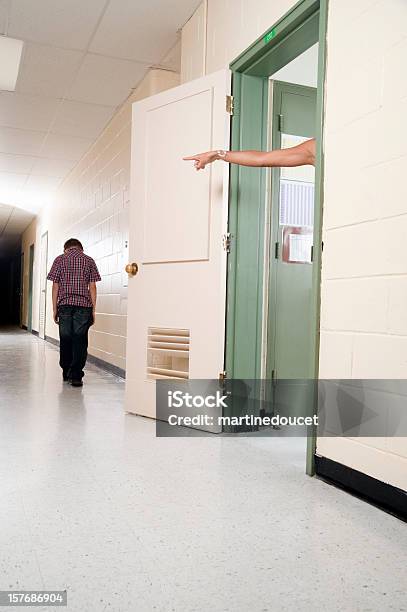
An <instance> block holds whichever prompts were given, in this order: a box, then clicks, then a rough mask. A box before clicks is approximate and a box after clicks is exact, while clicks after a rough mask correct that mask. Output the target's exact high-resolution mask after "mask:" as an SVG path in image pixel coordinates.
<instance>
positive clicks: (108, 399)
mask: <svg viewBox="0 0 407 612" xmlns="http://www.w3.org/2000/svg"><path fill="white" fill-rule="evenodd" d="M57 361H58V359H57V352H56V350H55V348H54V347H52V346H51V345H50V344H48V343H45V342H43V341H41V340H39V339H37V338H35V337H33V336H32V335H30V334H28V333H26V332H21V331H18V330H14V331H13V330H6V331H3V333H0V376H1V386H0V589H3V590H4V589H27V590H28V589H47V590H51V589H65V588H66V589H67V590H68V607H67V608H65V609H67V610H68V611H69V612H102V611H105V610H111V611H114V612H149V611H152V610H157V611H160V612H161V611H163V612H169V611H173V610H174V611H177V612H192V611H197V612H220V611H222V612H223V611H225V612H226V611H230V612H263V611H273V612H274V611H276V612H285V611H287V612H291V611H293V612H294V611H295V612H299V611H300V612H302V611H305V612H308V611H310V612H311V611H312V612H354V611H357V612H359V611H363V612H368V611H374V612H376V611H377V612H384V611H387V610H389V611H390V610H399V611H401V610H407V605H406V594H405V590H406V584H407V575H406V568H407V529H406V525H405V524H404V523H402V522H401V521H399V520H397V519H396V518H394V517H392V516H390V515H388V514H385V513H384V512H382V511H381V510H378V509H377V508H374V507H372V506H370V505H368V504H366V503H364V502H363V501H361V500H359V499H356V498H354V497H352V496H350V495H348V494H347V493H345V492H343V491H340V490H338V489H335V488H334V487H331V486H329V485H327V484H325V483H324V482H322V481H320V480H317V479H314V478H308V477H306V476H305V475H304V470H303V457H302V450H301V448H299V450H298V449H297V447H296V446H295V445H293V446H292V447H290V448H288V447H287V442H281V441H280V440H275V439H273V440H271V439H268V438H256V437H254V438H219V437H218V438H215V437H211V438H194V437H192V438H161V439H157V438H155V427H154V423H153V422H152V421H150V420H147V419H142V418H138V417H135V416H130V415H126V414H124V412H123V392H124V383H123V381H121V380H120V379H118V378H116V377H114V376H112V375H110V374H107V373H105V372H103V371H101V370H99V369H98V368H96V367H94V366H91V365H90V366H88V368H87V373H86V377H85V382H86V384H85V386H84V387H83V389H73V388H72V387H69V386H67V385H64V384H63V383H62V381H61V376H60V371H59V367H58V364H57ZM293 444H294V443H293ZM299 451H300V452H299ZM2 609H6V608H2ZM11 609H13V610H14V609H23V608H10V610H11ZM24 609H27V608H24ZM35 609H36V610H40V609H43V610H53V609H55V608H51V607H49V608H35Z"/></svg>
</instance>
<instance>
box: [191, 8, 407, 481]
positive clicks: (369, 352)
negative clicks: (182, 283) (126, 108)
mask: <svg viewBox="0 0 407 612" xmlns="http://www.w3.org/2000/svg"><path fill="white" fill-rule="evenodd" d="M293 5H294V2H292V0H275V1H273V2H270V1H269V0H233V2H232V0H207V27H206V60H205V62H201V63H200V64H199V66H200V67H198V63H196V70H195V71H194V73H193V74H190V75H189V76H190V77H191V78H192V77H193V78H196V77H198V76H200V75H201V74H202V70H203V69H202V65H203V64H204V63H205V64H206V72H207V73H210V72H212V71H214V70H218V69H220V68H223V67H226V66H228V65H229V63H230V61H231V60H233V59H234V58H235V57H237V56H238V55H239V54H240V53H241V52H242V51H244V50H245V49H246V48H247V47H248V46H249V45H250V44H251V43H252V42H253V41H254V40H255V39H256V38H258V37H259V36H260V35H262V34H263V33H264V32H265V31H267V30H269V29H270V28H271V27H272V26H273V24H274V23H275V22H276V21H277V20H278V19H279V18H280V17H282V15H283V14H284V13H285V12H287V11H288V10H289V9H290V8H291V7H292V6H293ZM192 19H193V20H197V21H200V26H199V27H200V28H201V29H203V28H204V24H203V23H202V20H203V19H204V13H203V12H202V11H201V12H199V11H197V12H196V13H195V15H194V16H193V17H192ZM195 27H197V25H196V26H195ZM182 43H183V44H182V52H183V55H185V54H188V55H191V56H193V55H194V54H198V55H199V54H202V53H204V48H203V46H202V45H195V41H194V39H193V37H190V36H188V37H187V36H186V37H184V35H183V41H182ZM183 61H185V60H183ZM406 65H407V3H406V2H405V0H358V2H354V1H353V0H330V10H329V24H328V65H327V90H326V100H327V109H326V125H325V151H326V158H325V159H326V168H325V207H324V221H323V230H324V245H325V246H324V254H323V270H322V306H321V356H320V377H321V378H324V377H325V378H375V377H376V378H392V377H394V378H397V377H399V378H407V314H406V313H407V309H406V307H405V304H406V303H407V258H406V257H405V254H404V244H406V242H407V197H406V196H407V187H406V184H407V183H406V181H405V177H404V174H405V171H406V168H407V122H406V121H405V117H406V111H407V79H405V78H404V73H405V66H406ZM318 452H319V453H320V454H322V455H324V456H326V457H330V458H332V459H334V460H337V461H340V462H342V463H344V464H346V465H348V466H351V467H353V468H355V469H357V470H360V471H363V472H365V473H367V474H369V475H371V476H374V477H376V478H379V479H381V480H383V481H386V482H389V483H392V484H394V485H395V486H398V487H401V488H404V489H407V444H406V441H405V440H404V439H400V438H398V439H395V438H391V437H386V438H384V439H372V438H371V439H366V438H365V439H363V440H359V441H358V440H347V439H346V440H345V439H332V438H329V439H328V438H325V439H319V440H318Z"/></svg>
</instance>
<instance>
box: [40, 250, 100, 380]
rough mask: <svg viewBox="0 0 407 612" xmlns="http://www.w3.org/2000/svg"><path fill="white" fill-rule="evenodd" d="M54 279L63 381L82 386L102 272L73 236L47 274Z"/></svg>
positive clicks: (53, 292) (54, 306)
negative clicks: (97, 287)
mask: <svg viewBox="0 0 407 612" xmlns="http://www.w3.org/2000/svg"><path fill="white" fill-rule="evenodd" d="M47 278H48V280H50V281H53V285H52V306H53V309H54V321H55V323H57V324H58V325H59V341H60V345H59V346H60V360H59V365H60V366H61V368H62V376H63V380H64V381H68V382H70V383H71V385H72V386H73V387H82V384H83V383H82V378H83V376H84V372H83V369H84V367H85V363H86V358H87V356H88V331H89V328H90V327H91V326H92V325H93V324H94V322H95V309H96V296H97V291H96V282H97V281H100V280H101V278H100V274H99V271H98V269H97V267H96V264H95V262H94V260H93V259H92V257H89V256H88V255H85V253H84V252H83V247H82V244H81V243H80V242H79V240H77V239H76V238H70V239H69V240H67V241H66V242H65V244H64V252H63V255H58V257H57V258H56V259H55V261H54V263H53V264H52V267H51V270H50V272H49V274H48V276H47Z"/></svg>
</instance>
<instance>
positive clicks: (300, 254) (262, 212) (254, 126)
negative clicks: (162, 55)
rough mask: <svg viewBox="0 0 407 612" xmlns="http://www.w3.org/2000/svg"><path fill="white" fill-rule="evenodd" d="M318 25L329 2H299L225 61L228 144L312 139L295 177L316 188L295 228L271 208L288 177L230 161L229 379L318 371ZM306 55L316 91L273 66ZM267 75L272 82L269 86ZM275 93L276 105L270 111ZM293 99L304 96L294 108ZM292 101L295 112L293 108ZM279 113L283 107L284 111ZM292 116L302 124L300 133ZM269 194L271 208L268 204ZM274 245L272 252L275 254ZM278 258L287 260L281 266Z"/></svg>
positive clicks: (321, 69) (309, 464)
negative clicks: (311, 172) (303, 173)
mask: <svg viewBox="0 0 407 612" xmlns="http://www.w3.org/2000/svg"><path fill="white" fill-rule="evenodd" d="M326 23H327V0H320V1H319V0H303V1H302V2H299V3H298V4H297V5H295V6H294V7H293V9H292V10H291V11H290V12H289V13H287V14H286V15H285V16H284V17H283V18H282V19H281V20H280V21H279V22H278V23H276V24H275V25H274V26H273V27H272V28H271V29H270V30H269V31H268V32H266V33H265V35H264V36H262V37H261V38H259V39H258V40H257V41H255V43H253V45H251V47H249V48H248V49H247V50H246V51H245V52H244V53H243V54H241V55H240V56H239V57H238V58H237V59H236V60H235V61H234V62H233V63H232V64H231V69H232V76H233V97H234V107H235V109H236V113H235V115H234V116H233V117H232V128H231V131H232V146H231V148H232V150H233V149H235V150H242V149H258V150H266V149H270V148H278V147H279V146H291V145H292V144H296V142H295V139H296V138H297V139H301V138H308V137H312V136H316V139H317V147H316V149H317V152H316V168H315V183H314V185H312V187H311V183H313V181H312V180H309V178H310V177H308V180H306V181H303V182H305V183H309V184H310V185H309V191H310V190H311V189H312V190H313V191H314V194H313V198H312V200H313V207H312V213H313V214H312V223H309V221H308V222H307V223H302V224H301V225H299V223H291V225H288V224H287V223H280V221H285V222H286V221H287V219H282V218H280V216H279V215H280V213H281V210H280V206H279V205H277V204H278V203H279V202H280V199H281V191H282V189H281V187H282V186H281V180H286V181H289V180H295V179H293V177H291V179H290V178H289V177H288V178H287V176H286V175H285V174H284V173H281V172H279V171H274V173H272V172H270V170H269V169H265V168H245V167H239V166H232V167H231V177H230V185H231V189H230V204H229V232H230V234H231V249H230V255H229V261H228V310H227V311H228V318H227V335H226V360H225V361H226V372H227V376H228V378H235V379H236V378H242V379H266V380H270V379H271V378H272V376H275V375H276V374H277V375H278V376H280V377H281V376H287V375H288V374H290V375H291V377H292V378H295V377H297V376H299V375H302V376H303V375H304V374H305V377H306V378H310V379H315V378H317V372H318V346H319V341H318V338H319V282H320V262H321V247H322V245H321V211H322V170H323V163H322V162H323V158H322V150H323V148H322V124H323V100H324V97H323V88H324V75H325V39H326ZM316 45H317V47H316ZM306 53H308V54H312V53H313V54H314V57H315V58H316V59H317V71H316V85H317V87H316V91H315V89H310V88H309V85H301V84H298V81H294V83H293V82H292V81H293V79H292V78H291V79H290V78H289V79H288V80H291V83H287V82H282V73H281V70H284V68H285V69H286V70H288V71H289V72H290V73H291V74H294V73H295V72H296V70H295V66H294V68H293V64H294V63H295V62H296V61H297V68H298V61H300V62H301V61H302V60H303V59H304V54H306ZM300 58H302V59H300ZM297 72H298V70H297ZM300 72H301V71H300ZM270 77H273V79H274V83H273V84H272V86H271V87H270ZM285 78H287V77H285ZM276 79H278V81H277V82H276ZM273 96H274V102H275V104H274V107H273V108H274V110H273V112H272V113H271V114H270V115H269V109H270V105H271V104H272V101H273ZM297 96H301V97H302V100H301V103H300V104H299V105H298V98H296V97H297ZM278 100H279V102H278ZM295 100H297V106H298V108H297V110H295V108H292V107H293V103H294V102H295ZM279 105H280V106H279ZM282 105H284V107H285V109H289V113H288V114H289V115H290V116H289V117H288V116H287V118H286V120H287V121H288V123H286V125H284V123H283V121H284V118H281V115H283V112H282ZM294 107H295V104H294ZM305 108H306V109H307V110H306V112H305V115H306V116H304V112H303V111H304V109H305ZM284 112H286V114H287V110H285V111H284ZM312 115H313V117H314V120H313V121H312ZM270 119H271V122H270ZM296 122H297V124H299V123H305V124H309V125H308V127H307V129H306V130H305V131H304V130H303V129H302V128H301V129H299V125H295V123H296ZM270 123H271V125H270ZM291 132H293V133H291ZM302 132H303V133H302ZM270 134H271V138H270ZM270 141H271V142H270ZM270 145H272V146H270ZM297 178H298V176H297ZM297 182H301V181H297ZM290 188H291V185H285V186H284V189H285V195H286V193H287V190H288V191H289V190H290ZM305 190H306V188H305ZM308 196H309V197H310V194H309V193H308ZM270 201H271V202H272V203H274V206H272V207H270ZM271 209H272V210H271ZM291 221H293V219H291ZM297 221H298V219H297ZM312 226H313V227H312ZM290 228H291V229H290ZM298 228H301V229H298ZM285 229H286V231H285ZM290 236H291V238H290ZM277 237H278V239H277ZM290 242H291V245H292V252H293V253H294V252H295V251H296V255H295V259H298V258H300V259H304V258H305V259H306V261H303V262H302V261H296V262H294V261H293V262H292V264H291V265H290V261H286V262H285V261H284V257H285V258H286V259H287V258H288V259H289V258H290V253H289V252H288V251H287V246H289V245H290ZM276 243H278V246H276ZM274 249H280V251H279V252H278V253H277V255H278V257H277V258H276V257H275V253H276V251H275V250H274ZM273 250H274V257H273ZM304 253H305V254H304ZM283 263H286V264H287V270H285V269H284V268H283ZM276 264H277V265H276ZM301 270H302V271H301ZM292 275H296V276H298V277H299V280H300V282H301V283H302V286H303V291H305V287H307V286H308V287H309V298H308V314H307V317H306V318H307V321H308V323H307V327H308V332H309V333H308V334H303V336H304V337H303V338H302V343H303V349H302V351H301V353H302V357H301V359H300V360H297V364H296V366H295V367H294V368H293V367H292V366H293V362H294V360H293V359H292V358H290V347H288V349H289V350H288V351H287V350H286V349H287V340H289V338H288V337H287V334H286V333H285V332H284V326H286V325H287V324H288V322H289V319H290V318H292V317H293V316H294V310H293V309H291V310H292V312H291V314H290V313H289V312H287V311H286V310H285V309H284V304H287V302H290V295H289V291H290V288H292V287H293V284H292V282H291V281H292V280H293V279H290V278H288V277H289V276H292ZM291 297H292V296H291ZM297 324H298V321H297ZM270 328H271V329H270ZM285 331H287V330H285ZM297 331H298V328H297ZM291 348H292V347H291ZM291 352H292V350H291ZM276 362H277V363H279V364H280V365H279V366H278V367H279V368H280V373H278V371H277V372H276V370H278V368H277V367H275V366H276ZM273 370H274V372H273ZM300 372H301V374H299V373H300ZM314 449H315V432H312V433H311V434H310V435H309V437H308V441H307V461H306V471H307V473H308V474H312V473H313V472H314V467H313V456H314Z"/></svg>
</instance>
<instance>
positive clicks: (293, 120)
mask: <svg viewBox="0 0 407 612" xmlns="http://www.w3.org/2000/svg"><path fill="white" fill-rule="evenodd" d="M315 120H316V89H315V88H312V87H304V86H302V85H293V84H291V83H282V82H278V81H275V82H274V83H273V115H272V126H273V138H272V141H273V149H279V148H286V147H290V146H295V145H297V144H300V143H301V142H304V141H306V140H307V139H309V138H313V137H315ZM314 175H315V171H314V168H313V167H312V166H301V167H299V168H281V169H280V168H274V169H273V174H272V207H271V209H272V235H271V244H270V246H271V249H270V251H271V257H270V263H271V275H270V276H271V279H270V292H269V296H270V297H269V320H268V331H269V334H268V337H269V342H268V354H267V366H268V378H272V379H274V378H278V379H306V378H312V366H313V362H312V360H311V347H312V337H313V329H314V326H313V320H312V290H313V285H312V267H313V257H312V254H313V234H314V206H315V205H314V199H315V198H314V180H315V178H314Z"/></svg>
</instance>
